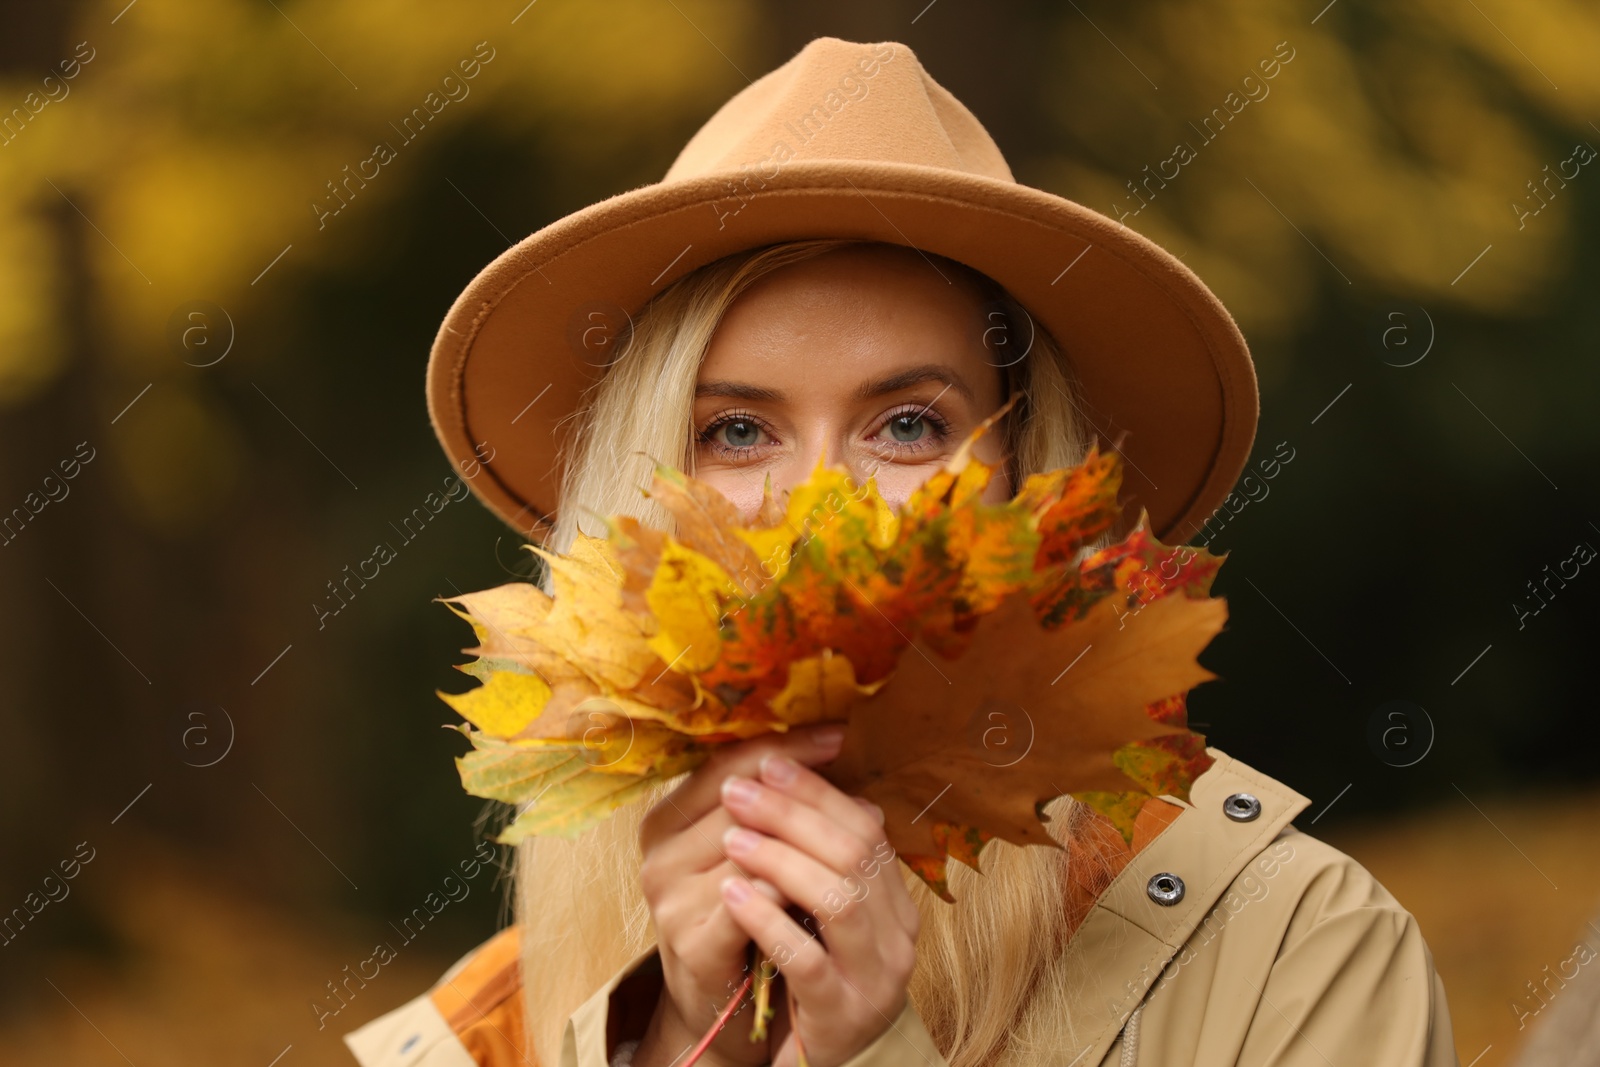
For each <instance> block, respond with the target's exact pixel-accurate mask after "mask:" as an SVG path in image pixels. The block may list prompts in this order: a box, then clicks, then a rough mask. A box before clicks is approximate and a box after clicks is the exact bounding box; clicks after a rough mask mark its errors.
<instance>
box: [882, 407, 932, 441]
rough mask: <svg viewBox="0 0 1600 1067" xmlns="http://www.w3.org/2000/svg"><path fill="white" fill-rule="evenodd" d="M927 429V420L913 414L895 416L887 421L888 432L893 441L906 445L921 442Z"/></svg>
mask: <svg viewBox="0 0 1600 1067" xmlns="http://www.w3.org/2000/svg"><path fill="white" fill-rule="evenodd" d="M927 429H928V420H927V419H925V418H924V417H923V416H921V415H918V414H915V413H907V414H905V415H896V416H895V417H894V418H892V419H890V420H889V432H890V433H891V434H893V435H894V439H895V440H896V441H903V442H905V443H907V444H910V443H911V442H913V441H919V440H921V439H922V437H923V436H924V435H925V434H926V432H927Z"/></svg>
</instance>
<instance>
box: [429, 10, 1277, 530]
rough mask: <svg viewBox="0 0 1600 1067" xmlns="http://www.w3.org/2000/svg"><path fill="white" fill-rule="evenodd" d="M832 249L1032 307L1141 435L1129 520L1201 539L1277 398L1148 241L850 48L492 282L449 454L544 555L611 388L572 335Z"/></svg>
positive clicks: (822, 60) (834, 48)
mask: <svg viewBox="0 0 1600 1067" xmlns="http://www.w3.org/2000/svg"><path fill="white" fill-rule="evenodd" d="M816 237H845V238H853V239H857V240H868V241H881V242H885V243H889V244H896V245H901V246H905V247H910V248H913V249H916V250H918V251H920V252H924V253H927V254H937V255H942V256H946V257H948V258H951V259H954V260H956V261H958V262H962V263H965V264H966V265H968V266H970V267H972V268H974V269H976V270H978V271H980V272H982V273H984V274H987V275H989V276H990V277H991V278H993V279H994V280H995V281H996V282H997V283H998V284H1000V285H1001V286H1002V287H1004V288H1005V289H1006V290H1007V291H1008V292H1010V293H1011V294H1012V295H1013V296H1015V297H1016V298H1017V300H1018V301H1019V302H1020V303H1021V304H1022V306H1023V307H1025V308H1027V309H1028V312H1029V314H1030V315H1031V316H1032V317H1033V318H1034V319H1035V320H1036V323H1037V324H1038V326H1039V327H1041V328H1043V329H1044V330H1045V331H1046V332H1047V333H1049V335H1050V336H1052V337H1053V338H1054V339H1055V340H1056V341H1057V342H1058V343H1059V345H1060V347H1061V349H1062V351H1063V354H1064V358H1066V359H1067V361H1068V362H1069V363H1070V364H1071V368H1070V369H1071V370H1072V371H1073V372H1074V376H1075V377H1076V379H1077V381H1078V383H1079V386H1080V390H1081V391H1080V392H1079V393H1078V394H1077V396H1076V397H1075V399H1077V400H1078V401H1079V402H1080V404H1081V406H1082V407H1083V409H1084V411H1086V412H1087V413H1088V416H1089V421H1090V422H1091V424H1092V425H1093V426H1094V429H1095V432H1096V434H1097V435H1098V436H1101V437H1106V439H1107V441H1108V443H1109V442H1111V441H1113V440H1115V437H1116V435H1118V434H1119V433H1121V432H1122V431H1127V435H1126V438H1125V441H1126V443H1125V445H1124V446H1123V447H1122V451H1123V453H1124V455H1125V457H1127V459H1128V460H1129V463H1130V466H1131V468H1132V469H1133V470H1135V472H1136V473H1137V474H1138V475H1139V477H1140V479H1142V481H1139V480H1135V482H1134V483H1133V484H1134V485H1135V487H1136V488H1135V490H1134V492H1135V493H1136V494H1137V498H1136V499H1130V509H1132V508H1134V507H1136V506H1143V505H1145V504H1148V510H1149V512H1150V520H1151V528H1152V531H1153V532H1155V533H1156V534H1157V535H1158V536H1161V537H1163V538H1165V539H1170V540H1187V539H1188V537H1189V536H1191V535H1192V534H1193V533H1195V532H1196V531H1198V530H1199V529H1200V527H1201V524H1202V523H1203V522H1204V521H1205V520H1206V519H1207V518H1209V517H1210V515H1211V514H1212V513H1213V512H1214V510H1215V509H1216V508H1218V507H1219V506H1220V505H1221V504H1222V502H1223V500H1224V499H1225V498H1226V497H1227V495H1228V493H1229V492H1230V491H1231V489H1232V486H1233V483H1234V481H1235V479H1237V477H1238V476H1239V474H1240V472H1241V471H1242V469H1243V467H1244V465H1245V462H1246V461H1247V459H1248V457H1249V453H1250V447H1251V444H1252V443H1253V440H1254V436H1255V429H1256V418H1257V415H1258V411H1259V394H1258V392H1257V386H1256V377H1255V370H1254V366H1253V363H1252V361H1251V359H1250V355H1249V350H1248V347H1247V345H1246V344H1245V341H1244V338H1243V335H1242V334H1241V333H1240V332H1239V330H1238V327H1237V326H1236V324H1235V323H1234V321H1233V319H1232V317H1231V316H1230V315H1229V314H1228V311H1227V309H1226V308H1224V307H1223V306H1222V303H1221V302H1220V301H1219V300H1218V299H1217V297H1216V296H1215V294H1213V293H1212V292H1211V291H1210V289H1209V288H1207V287H1206V285H1205V283H1204V282H1203V281H1201V280H1200V278H1199V277H1198V276H1197V275H1195V273H1194V272H1193V271H1192V270H1191V269H1190V268H1189V267H1187V266H1186V265H1185V264H1184V263H1182V262H1181V261H1179V260H1178V259H1177V258H1176V257H1175V256H1173V255H1171V253H1169V252H1167V251H1166V250H1165V249H1163V248H1161V247H1160V246H1159V245H1157V244H1155V243H1154V242H1153V241H1151V240H1150V239H1149V238H1146V237H1144V236H1143V235H1142V234H1139V233H1138V232H1137V231H1135V230H1132V229H1130V228H1129V227H1127V226H1126V225H1124V224H1122V223H1120V222H1118V221H1116V220H1114V219H1111V218H1109V217H1108V216H1106V215H1104V214H1103V213H1101V212H1097V211H1094V210H1092V209H1090V208H1088V207H1085V206H1084V205H1082V204H1080V203H1078V202H1076V201H1074V200H1071V199H1068V198H1067V197H1064V196H1059V195H1056V194H1053V193H1049V192H1045V191H1044V190H1041V189H1036V188H1033V187H1031V186H1028V185H1024V184H1021V183H1019V182H1017V181H1016V179H1015V178H1014V176H1013V175H1012V172H1011V169H1010V167H1009V166H1008V165H1007V163H1006V160H1005V158H1004V157H1003V156H1002V154H1001V152H1000V150H999V148H998V146H997V145H996V144H995V142H994V140H993V138H991V137H990V136H989V134H988V132H987V131H986V130H985V129H984V127H983V125H982V123H980V122H979V121H978V119H977V118H976V117H975V116H974V115H973V114H972V112H971V111H970V110H968V109H967V107H966V106H965V105H964V104H962V103H961V102H960V101H959V100H957V99H956V98H955V97H954V96H953V95H952V94H951V93H950V92H949V91H947V90H946V89H945V88H944V87H943V86H941V85H939V84H938V83H937V82H936V81H934V79H933V78H932V77H931V76H930V75H929V74H928V72H927V71H926V69H924V67H923V66H922V64H921V63H920V62H919V60H918V59H917V57H916V55H915V54H914V53H913V52H912V50H911V49H910V48H908V47H906V46H905V45H904V44H901V43H898V42H880V43H868V44H862V43H853V42H849V41H843V40H839V39H837V38H831V37H824V38H819V39H817V40H814V41H812V42H810V43H809V44H808V45H806V46H805V47H804V48H803V49H801V50H800V51H799V52H798V53H797V54H796V55H795V56H793V57H792V58H791V59H790V60H789V61H787V62H786V63H784V64H783V65H782V66H780V67H778V68H777V69H776V70H773V71H771V72H770V73H768V74H766V75H764V76H762V77H761V78H759V79H757V80H756V81H755V82H752V83H751V84H750V85H748V86H746V87H745V88H743V89H741V90H740V91H739V92H738V93H737V94H735V95H734V96H733V97H732V98H731V99H730V100H728V101H727V102H726V103H724V104H723V105H722V106H721V107H720V108H719V109H718V110H717V111H716V112H715V113H714V114H712V115H711V116H710V118H708V119H707V121H706V122H705V124H704V125H703V126H702V127H701V128H700V129H699V130H698V131H697V132H696V133H695V134H694V135H693V136H692V137H691V138H690V139H689V141H688V142H687V143H686V144H685V145H684V147H683V149H682V150H681V151H680V152H679V154H678V156H677V158H676V159H675V161H674V162H673V163H672V165H671V167H670V168H668V170H667V172H666V174H665V176H664V177H663V178H662V180H661V181H660V182H657V183H654V184H647V185H643V186H640V187H638V188H635V189H631V190H628V191H626V192H621V193H618V194H616V195H614V196H611V197H609V198H607V199H605V200H601V201H599V202H597V203H594V204H590V205H589V206H587V207H584V208H581V209H580V210H578V211H575V212H573V213H572V214H570V215H567V216H566V217H564V218H560V219H557V220H555V221H554V222H551V223H550V224H549V225H547V226H544V227H543V228H541V229H540V230H538V231H537V232H535V233H533V234H530V235H529V236H527V237H525V238H524V239H522V240H521V241H519V242H517V243H516V244H515V245H514V246H512V247H511V248H509V249H507V250H506V251H504V252H502V253H501V254H500V255H499V256H497V257H496V258H495V259H494V260H493V261H492V262H491V263H489V264H488V265H487V266H485V267H484V268H483V269H482V270H481V271H479V273H478V274H477V276H476V277H474V278H473V279H472V281H471V282H470V283H469V284H468V285H467V286H466V288H465V289H464V290H463V291H462V292H461V293H460V295H458V296H457V298H456V300H455V301H454V303H453V304H452V306H451V308H450V311H449V312H448V314H447V315H446V316H445V319H444V321H443V323H442V324H441V326H440V328H439V331H438V333H437V334H436V336H435V339H434V344H433V348H432V351H431V353H430V356H429V360H428V369H427V376H426V382H427V400H428V411H429V417H430V420H431V422H432V425H433V427H434V431H435V433H436V435H437V436H438V438H439V441H440V444H441V445H442V446H443V448H444V450H445V453H446V454H447V455H448V456H449V457H450V459H451V461H452V462H453V463H455V464H456V465H457V466H458V467H459V468H460V469H461V470H462V472H463V473H464V474H466V475H467V482H468V485H469V486H470V487H471V489H472V491H473V492H474V493H475V494H476V495H477V496H478V497H479V499H480V500H481V501H482V502H483V503H484V504H485V505H486V506H488V507H489V508H490V510H491V511H492V512H494V513H495V514H496V515H497V516H498V517H499V518H500V519H502V520H503V521H504V522H506V523H507V524H508V525H510V526H512V527H513V528H515V529H517V530H518V532H519V533H521V534H523V535H524V536H526V537H530V538H532V537H534V536H536V535H537V534H539V533H541V532H547V531H548V530H549V528H550V526H551V525H552V524H553V523H554V521H555V517H556V515H557V513H558V511H559V509H560V508H561V500H560V494H561V483H562V476H563V474H564V470H565V467H564V464H565V462H566V460H567V457H568V454H569V451H568V450H570V448H571V446H572V442H571V441H570V439H569V438H568V436H567V435H568V434H570V432H571V428H572V426H573V425H574V424H575V421H576V420H574V419H573V418H572V416H573V415H574V414H575V413H576V412H577V411H578V410H579V409H580V407H581V404H582V403H583V396H584V391H585V389H586V388H587V387H588V386H589V385H591V384H593V382H594V381H595V380H596V379H597V378H598V377H599V376H600V375H602V374H603V373H604V366H605V361H604V360H599V361H597V360H595V359H593V358H591V355H592V354H590V353H585V352H579V351H576V350H575V349H574V348H573V346H572V342H571V340H570V335H569V328H570V324H571V322H572V319H573V316H574V315H576V314H578V313H580V312H581V311H583V309H585V308H588V307H593V306H594V305H595V303H596V302H597V301H598V302H603V303H607V304H610V305H613V306H615V307H617V308H619V309H620V310H621V311H622V312H624V313H626V314H627V315H628V316H633V315H635V314H636V313H637V312H638V310H639V309H640V308H641V307H643V306H644V304H645V303H647V302H648V301H649V300H650V299H652V298H653V297H654V296H656V295H658V294H659V293H660V292H662V291H663V290H664V289H665V288H666V287H668V286H670V285H672V284H673V283H675V282H676V281H678V280H679V279H680V278H682V277H684V276H685V275H687V274H689V273H691V272H692V271H694V270H696V269H698V268H699V267H701V266H704V265H706V264H708V263H711V262H714V261H715V260H717V259H719V258H722V257H723V256H727V255H730V254H734V253H738V252H743V251H747V250H750V249H753V248H757V247H761V246H763V245H767V244H773V243H779V242H783V241H792V240H802V239H807V238H816ZM1058 283H1059V284H1058ZM1102 431H1104V432H1102ZM1107 434H1109V435H1111V436H1109V437H1108V436H1107ZM486 453H487V455H486ZM469 472H470V473H469ZM1172 535H1175V536H1172Z"/></svg>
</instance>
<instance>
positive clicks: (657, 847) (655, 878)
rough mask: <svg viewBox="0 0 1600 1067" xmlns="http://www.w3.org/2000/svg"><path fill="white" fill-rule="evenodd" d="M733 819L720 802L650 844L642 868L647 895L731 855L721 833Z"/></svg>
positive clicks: (706, 868)
mask: <svg viewBox="0 0 1600 1067" xmlns="http://www.w3.org/2000/svg"><path fill="white" fill-rule="evenodd" d="M733 822H734V819H733V815H732V814H731V813H730V812H729V810H728V809H727V808H726V807H723V806H721V805H719V806H717V807H715V808H712V809H711V810H710V811H709V812H707V813H706V814H705V815H704V816H702V817H701V818H700V819H698V820H697V821H695V822H694V823H691V824H690V825H689V826H687V827H685V828H684V829H682V830H680V831H678V832H677V833H675V834H669V835H667V836H666V837H664V838H662V839H661V840H659V841H657V842H655V843H654V844H653V845H651V847H650V849H649V851H648V852H646V854H645V860H644V866H643V868H642V869H641V871H640V876H641V878H642V879H643V880H644V888H645V895H646V896H647V897H648V896H649V895H650V893H651V890H652V888H655V887H657V886H659V887H661V888H667V887H670V886H671V885H672V884H673V883H674V882H675V881H676V880H678V879H680V878H684V877H687V876H689V875H695V874H703V873H704V872H706V871H709V870H710V869H711V868H713V867H715V866H716V865H717V864H719V863H721V862H723V861H724V860H726V859H727V858H728V855H727V853H726V852H725V851H724V850H723V848H722V835H723V834H724V833H726V832H727V829H728V827H730V826H732V825H733Z"/></svg>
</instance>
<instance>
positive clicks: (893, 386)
mask: <svg viewBox="0 0 1600 1067" xmlns="http://www.w3.org/2000/svg"><path fill="white" fill-rule="evenodd" d="M923 382H943V383H944V384H945V385H946V386H948V387H949V388H951V389H954V390H955V391H956V392H958V393H960V394H961V395H962V396H964V397H966V398H967V401H968V403H974V404H975V403H977V396H976V394H974V393H973V391H972V387H971V386H969V385H968V384H967V383H966V381H965V379H963V378H962V377H961V375H959V374H957V373H956V372H955V371H953V370H951V369H950V368H949V367H946V366H944V365H943V364H940V363H922V364H919V365H917V366H915V367H907V368H906V369H905V370H902V371H896V372H895V373H894V374H890V375H888V376H887V377H883V378H878V379H875V380H873V381H870V382H863V383H861V384H860V385H858V386H857V387H856V388H855V390H854V391H853V392H852V393H851V394H850V399H851V400H857V401H859V400H871V399H872V398H873V397H876V396H883V395H884V394H885V393H893V392H897V391H899V390H901V389H908V388H910V387H911V386H913V385H921V384H922V383H923ZM694 395H695V396H696V397H702V396H726V397H733V398H735V399H738V400H765V401H769V402H772V403H782V402H783V400H784V395H783V392H782V390H779V389H773V388H771V387H769V386H765V385H756V384H755V383H753V382H737V381H732V380H729V379H725V378H719V379H715V380H713V381H705V382H700V383H699V384H697V385H696V386H695V387H694Z"/></svg>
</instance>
